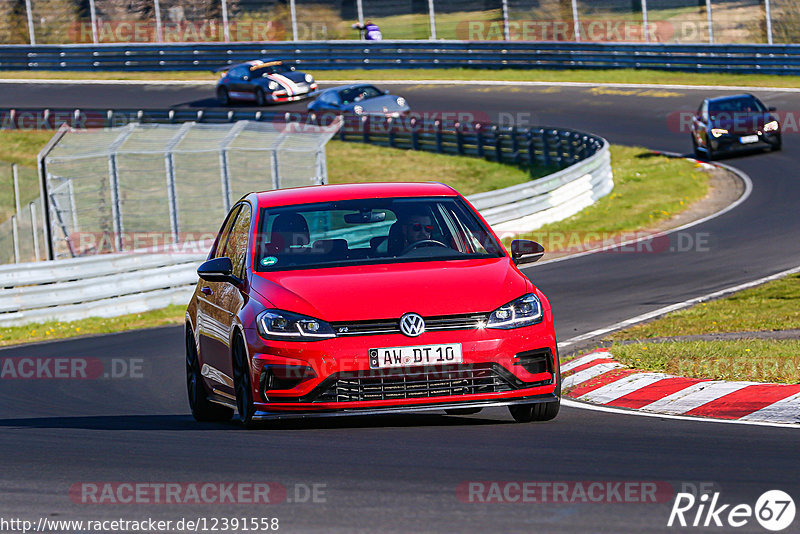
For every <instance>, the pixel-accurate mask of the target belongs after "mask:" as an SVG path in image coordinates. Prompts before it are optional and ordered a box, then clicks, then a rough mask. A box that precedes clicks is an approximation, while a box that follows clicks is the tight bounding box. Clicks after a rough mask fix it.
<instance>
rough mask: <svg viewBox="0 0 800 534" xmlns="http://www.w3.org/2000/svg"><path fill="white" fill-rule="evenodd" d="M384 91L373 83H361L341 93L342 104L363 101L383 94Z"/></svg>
mask: <svg viewBox="0 0 800 534" xmlns="http://www.w3.org/2000/svg"><path fill="white" fill-rule="evenodd" d="M382 94H383V93H382V92H381V91H380V89H378V88H377V87H374V86H372V85H361V86H359V87H352V88H350V89H345V90H344V91H342V92H341V93H340V96H341V97H342V104H352V103H353V102H361V101H363V100H368V99H370V98H375V97H376V96H381V95H382Z"/></svg>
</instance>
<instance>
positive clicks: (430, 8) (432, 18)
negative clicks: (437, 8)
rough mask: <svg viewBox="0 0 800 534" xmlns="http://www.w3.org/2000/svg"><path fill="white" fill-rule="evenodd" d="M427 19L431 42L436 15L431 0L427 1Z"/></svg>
mask: <svg viewBox="0 0 800 534" xmlns="http://www.w3.org/2000/svg"><path fill="white" fill-rule="evenodd" d="M503 1H505V0H503ZM428 17H429V18H430V22H431V39H432V40H433V39H436V14H435V13H434V11H433V0H428Z"/></svg>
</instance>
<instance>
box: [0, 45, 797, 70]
mask: <svg viewBox="0 0 800 534" xmlns="http://www.w3.org/2000/svg"><path fill="white" fill-rule="evenodd" d="M261 57H279V58H282V59H284V60H286V61H294V62H296V63H298V65H299V66H301V67H302V68H303V69H308V70H333V69H352V68H357V69H409V68H411V69H425V68H450V67H467V68H481V69H502V68H518V69H529V68H536V69H544V68H547V69H616V68H625V69H658V70H679V71H691V72H734V73H743V74H744V73H760V74H797V73H798V72H800V45H759V44H752V45H747V44H742V45H731V44H692V45H688V44H641V43H621V44H620V43H571V42H532V41H378V42H365V41H303V42H251V43H207V44H206V43H204V44H198V43H192V44H185V43H182V44H107V45H38V46H29V45H3V46H0V69H5V70H12V69H13V70H65V71H68V70H92V71H96V70H139V71H164V70H212V69H215V68H218V67H221V66H224V65H229V64H232V63H239V62H242V61H247V60H250V59H255V58H261Z"/></svg>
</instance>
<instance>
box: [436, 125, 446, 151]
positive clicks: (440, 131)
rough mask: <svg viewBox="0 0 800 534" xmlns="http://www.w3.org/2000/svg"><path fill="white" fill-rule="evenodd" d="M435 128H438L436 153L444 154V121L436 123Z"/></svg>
mask: <svg viewBox="0 0 800 534" xmlns="http://www.w3.org/2000/svg"><path fill="white" fill-rule="evenodd" d="M433 126H434V128H436V153H437V154H441V153H443V152H444V147H443V146H442V121H434V122H433Z"/></svg>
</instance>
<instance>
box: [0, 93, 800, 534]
mask: <svg viewBox="0 0 800 534" xmlns="http://www.w3.org/2000/svg"><path fill="white" fill-rule="evenodd" d="M378 85H388V84H378ZM391 88H392V91H393V92H394V93H396V94H399V95H402V96H404V97H406V98H407V99H408V101H409V103H410V105H411V107H412V110H414V111H415V112H418V113H421V114H424V113H430V114H434V113H442V112H445V113H452V114H454V115H457V114H461V115H463V116H471V117H474V118H475V119H477V120H485V121H491V122H495V123H498V124H501V125H505V126H512V125H517V126H520V127H528V126H537V125H545V126H561V127H567V128H572V129H576V130H579V131H586V132H591V133H595V134H598V135H601V136H603V137H605V138H606V139H608V140H609V141H610V142H611V143H615V144H624V145H638V146H645V147H647V148H651V149H655V150H662V151H669V152H677V153H682V154H687V153H688V152H689V151H690V148H691V143H690V138H689V132H688V129H687V128H682V127H681V124H680V119H679V115H680V114H681V113H684V114H689V115H690V114H691V112H693V111H695V110H696V109H697V106H698V104H699V103H700V102H701V101H702V99H703V98H704V97H705V96H712V95H717V94H725V93H734V92H742V91H741V90H734V91H731V90H725V89H712V88H699V89H692V88H686V87H669V88H667V87H661V88H659V87H641V88H637V87H628V86H625V87H622V86H620V87H613V86H591V85H588V84H586V85H564V86H553V85H532V84H530V85H526V84H507V85H490V84H447V83H443V84H421V83H408V84H404V83H399V84H394V83H393V84H392V85H391ZM753 92H754V93H755V94H756V95H757V96H758V97H759V98H760V99H761V100H762V101H764V102H765V103H766V104H767V105H768V106H776V107H777V108H778V110H780V111H783V112H789V113H794V114H795V116H797V115H798V114H800V113H799V112H800V93H798V92H796V91H781V90H769V89H765V90H753ZM0 101H2V102H3V103H4V104H3V105H4V107H19V108H40V107H51V108H66V107H76V108H80V107H83V108H87V107H90V108H104V107H108V108H126V109H130V108H138V107H142V108H167V107H173V106H188V107H197V108H201V107H213V106H216V105H217V104H216V100H215V99H214V87H213V83H208V84H197V83H193V84H186V85H180V84H145V83H126V84H103V83H100V82H98V83H97V84H86V83H80V84H73V83H68V82H67V83H57V84H47V83H39V82H32V83H28V84H26V83H0ZM305 106H306V103H295V104H291V105H287V106H280V107H278V108H275V109H285V110H287V111H288V110H304V109H305ZM799 140H800V135H798V132H797V128H794V130H788V131H785V132H784V137H783V141H784V149H783V151H782V152H778V153H759V154H752V155H747V156H741V157H734V158H728V159H725V160H724V163H725V164H727V165H730V166H732V167H735V168H736V169H738V170H739V171H741V172H742V173H744V174H746V175H747V176H749V178H750V180H751V182H752V190H751V192H750V194H749V196H748V197H747V198H746V200H744V201H743V202H742V203H741V204H740V205H738V206H737V207H736V208H735V209H732V210H730V211H728V212H726V213H724V214H722V215H720V216H718V217H715V218H712V219H710V220H707V221H705V222H703V223H701V224H698V225H696V226H693V227H691V228H687V229H685V230H682V231H681V232H679V234H681V235H682V237H680V238H679V237H678V235H677V234H672V236H671V238H670V243H671V246H670V247H666V248H664V249H663V250H658V251H648V250H638V251H631V250H630V249H628V248H626V249H625V250H622V251H617V252H605V253H598V254H589V255H585V256H581V257H577V258H574V259H568V260H565V261H558V262H552V263H547V262H545V263H542V264H541V265H537V264H534V265H533V266H531V267H528V268H526V269H525V273H526V274H527V275H528V276H529V277H530V278H531V279H532V280H533V282H534V283H535V284H536V285H537V286H538V287H540V288H541V289H542V290H543V291H544V292H545V294H547V295H548V297H549V298H550V300H551V302H552V304H553V308H554V312H555V319H556V328H557V331H558V337H559V340H560V341H569V340H570V339H573V338H576V337H578V336H583V335H585V334H588V333H590V332H593V331H597V330H601V329H604V328H606V327H608V326H609V325H613V324H617V323H620V322H622V321H625V320H627V319H630V318H632V317H637V316H642V315H645V314H648V313H651V312H654V311H655V310H659V309H662V308H665V307H667V306H671V305H675V304H678V303H682V302H685V301H688V300H691V299H694V298H697V297H700V296H703V295H708V294H712V293H714V292H718V291H723V290H725V289H728V288H731V287H735V286H738V285H741V284H745V283H747V282H750V281H752V280H756V279H759V278H762V277H767V276H770V275H773V274H776V273H779V272H782V271H786V270H789V269H792V268H794V267H797V266H798V265H800V217H798V206H800V172H798V169H799V168H800V154H798V152H797V148H798V146H800V142H799ZM375 172H376V173H379V172H380V169H375ZM419 172H420V173H424V172H425V171H424V169H420V171H419ZM692 243H694V244H697V243H702V245H703V246H691V244H692ZM0 357H3V358H11V357H32V358H39V357H51V358H57V357H83V358H92V359H98V360H101V361H103V363H104V365H105V367H104V368H105V369H111V368H112V366H113V365H116V366H117V371H116V372H112V373H110V374H109V376H105V377H104V376H100V377H98V378H97V379H94V380H2V381H0V451H1V452H0V458H2V460H0V465H1V466H2V469H0V488H1V489H0V502H2V516H3V517H19V518H28V519H31V520H34V521H38V519H39V518H40V517H47V518H51V519H75V520H90V519H109V520H110V519H120V518H121V519H144V518H148V517H152V518H161V519H164V520H173V521H175V520H179V519H181V518H191V519H193V520H196V519H197V518H207V519H211V518H233V517H237V518H240V519H243V518H248V519H249V518H270V519H271V518H278V519H279V521H280V531H285V532H308V531H317V532H376V531H381V532H403V533H409V532H580V533H584V532H649V531H671V530H675V529H676V528H678V529H679V527H672V528H670V527H668V526H667V522H668V519H669V516H670V510H671V508H672V501H673V500H674V497H675V494H676V493H677V492H679V491H683V490H686V491H692V490H694V491H699V492H702V491H704V492H706V493H709V494H712V493H715V492H718V493H719V503H720V504H731V505H737V504H742V503H743V504H748V505H750V506H751V507H752V506H754V505H755V503H756V500H757V499H758V497H759V496H760V495H761V494H763V493H764V492H765V491H767V490H772V489H779V490H782V491H785V492H787V493H789V494H790V495H793V496H794V497H795V499H796V500H797V498H798V497H800V480H798V477H797V473H798V468H800V461H798V459H797V449H798V446H799V445H800V431H798V429H795V428H782V427H770V426H756V425H743V424H722V423H720V422H714V421H705V420H692V419H690V418H683V419H677V418H667V417H661V416H652V415H651V416H648V417H640V416H637V415H633V414H628V413H625V411H623V410H607V411H599V410H595V409H585V408H583V407H579V406H576V404H575V403H565V404H564V405H562V410H561V413H560V414H559V416H558V417H557V418H556V419H555V420H554V421H551V422H547V423H538V424H514V423H513V422H512V419H511V418H510V417H509V415H508V412H507V410H505V409H500V408H497V409H486V410H484V411H483V412H481V413H480V414H477V415H472V416H465V417H453V416H444V415H435V414H429V415H413V416H384V417H354V418H331V419H324V420H312V421H300V422H282V423H277V424H274V425H270V426H268V427H265V428H263V429H259V430H256V431H246V430H243V429H241V428H239V427H238V426H236V425H235V424H233V423H231V424H225V425H217V424H199V423H195V422H194V421H193V420H192V418H191V415H190V414H189V410H188V405H187V401H186V394H185V383H184V380H185V379H184V356H183V336H182V327H169V328H159V329H151V330H145V331H137V332H128V333H123V334H114V335H107V336H100V337H87V338H79V339H72V340H68V341H62V342H52V343H42V344H35V345H27V346H21V347H15V348H7V349H3V350H0ZM112 361H113V362H117V363H113V362H112ZM494 482H497V483H498V484H496V485H493V483H494ZM203 483H210V484H221V483H238V484H240V485H242V484H244V485H245V486H243V487H247V486H246V485H247V484H251V485H255V484H269V486H268V487H269V488H270V490H271V495H272V496H273V499H271V501H273V502H272V503H271V504H263V503H262V502H261V501H259V499H252V498H251V499H250V500H249V501H248V500H247V499H245V498H237V497H236V495H235V494H234V501H229V500H226V499H225V498H216V499H211V500H210V502H206V503H205V504H194V501H191V500H189V502H188V503H184V502H181V503H178V502H177V501H175V500H174V499H173V500H171V501H170V500H169V499H161V500H159V499H152V498H149V499H136V498H133V499H132V500H130V501H129V502H128V500H127V499H126V498H125V496H126V495H128V494H127V493H126V492H120V491H117V490H118V489H119V488H120V484H131V485H132V487H133V488H134V489H136V488H140V489H141V488H142V487H145V486H146V485H148V484H149V485H150V486H148V487H149V488H150V490H152V487H153V484H156V485H158V484H165V485H166V484H173V485H174V484H178V485H180V490H181V491H183V492H184V493H182V495H183V496H184V497H185V493H186V491H187V488H191V484H198V485H199V484H203ZM526 483H527V486H526V485H525V484H526ZM594 483H599V485H597V484H596V485H595V486H591V485H592V484H594ZM616 483H624V484H628V486H624V485H623V486H621V487H622V488H623V489H620V486H615V485H614V484H616ZM93 484H94V485H93ZM137 484H138V485H139V486H137ZM479 484H482V485H479ZM515 484H516V485H515ZM564 484H566V485H564ZM590 486H591V487H593V488H595V489H596V490H597V491H596V492H594V493H593V495H595V497H597V498H596V499H592V498H589V496H588V495H587V496H584V497H581V491H583V490H587V489H588V488H590ZM523 487H527V488H528V489H530V493H529V494H528V498H524V495H523V494H522V492H521V490H520V491H518V490H517V488H523ZM556 487H558V488H561V489H562V490H563V489H564V488H567V489H566V490H564V491H566V493H563V492H562V493H557V494H556V495H557V496H556V495H554V493H553V491H552V490H553V488H556ZM258 488H262V487H261V486H258ZM481 488H483V489H481ZM493 488H499V491H501V495H504V496H502V497H501V498H500V499H497V498H494V499H491V498H490V499H487V498H486V497H489V496H490V495H489V492H490V491H494V489H493ZM531 488H533V489H531ZM625 488H633V490H631V491H629V492H628V493H626V492H625V491H624V489H625ZM95 489H96V490H97V491H96V492H95ZM103 489H105V490H106V492H107V494H108V495H110V497H107V498H106V499H105V500H103V499H99V500H100V501H101V502H104V504H100V503H98V502H95V501H96V500H98V499H96V497H99V496H100V495H101V492H102V491H103ZM262 489H263V488H262ZM284 490H285V493H284ZM471 490H474V491H471ZM534 490H535V491H534ZM601 490H602V491H601ZM651 490H654V491H651ZM503 491H505V494H503V493H502V492H503ZM548 492H549V493H548ZM618 493H619V498H617V494H618ZM565 495H566V498H565V497H564V496H565ZM515 496H516V497H518V498H516V499H515ZM120 497H123V498H122V499H120ZM251 497H252V495H251ZM201 500H202V499H201ZM262 500H263V499H262ZM487 500H488V501H491V502H485V501H487ZM498 500H500V501H509V502H502V503H501V502H497V501H498ZM165 501H168V502H165ZM254 501H255V502H254ZM274 501H277V502H274ZM523 501H524V502H523ZM542 501H544V502H542ZM695 510H696V509H695ZM726 513H727V512H726ZM687 517H689V516H687ZM690 518H691V519H692V520H693V519H694V513H693V514H692V515H691V516H690ZM704 520H705V518H703V521H704ZM796 524H797V520H796V522H795V525H793V527H790V529H789V530H791V528H794V527H795V526H796ZM208 526H210V525H208ZM240 530H241V529H240ZM682 530H696V529H692V528H688V529H682ZM718 530H719V529H718ZM737 530H739V531H747V532H751V531H752V532H763V531H764V530H763V528H762V527H761V526H760V525H759V524H758V523H757V522H756V520H755V519H753V518H751V520H750V521H749V522H748V523H747V524H745V525H744V526H743V527H741V528H740V529H737Z"/></svg>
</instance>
